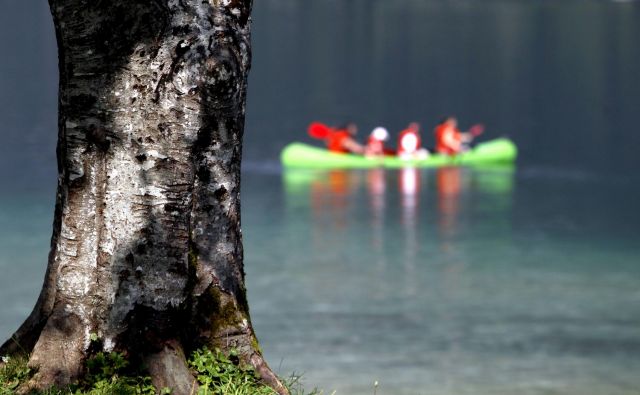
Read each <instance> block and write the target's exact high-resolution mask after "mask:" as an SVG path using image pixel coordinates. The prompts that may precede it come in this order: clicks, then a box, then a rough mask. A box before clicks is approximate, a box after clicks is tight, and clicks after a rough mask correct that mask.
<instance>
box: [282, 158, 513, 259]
mask: <svg viewBox="0 0 640 395" xmlns="http://www.w3.org/2000/svg"><path fill="white" fill-rule="evenodd" d="M513 176H514V170H513V168H511V167H504V166H502V167H491V168H489V167H487V168H482V167H480V168H461V167H445V168H440V169H435V170H425V169H416V168H404V169H399V170H385V169H381V168H378V169H370V170H327V171H321V170H313V171H311V170H299V169H290V170H286V169H285V171H284V173H283V182H284V191H285V198H286V199H285V202H286V206H287V210H288V211H289V212H293V211H295V212H296V214H295V216H296V217H298V218H299V217H300V215H305V210H306V211H307V213H306V214H308V215H309V217H310V219H311V223H310V227H311V230H312V233H313V235H314V236H313V238H314V240H318V241H319V243H320V244H319V245H322V242H320V241H321V240H324V241H325V242H327V240H329V239H335V238H337V240H335V242H336V243H337V244H341V242H342V241H340V237H344V236H345V235H346V234H348V233H356V234H358V235H359V236H358V238H359V239H360V240H362V239H363V238H366V240H363V241H365V244H363V245H362V248H370V249H372V251H374V252H375V255H376V257H378V258H379V259H378V260H377V262H378V264H381V265H383V264H385V261H384V259H383V258H386V254H385V236H391V239H393V240H395V244H397V245H396V246H395V247H397V248H398V249H399V250H400V252H401V253H400V255H397V256H394V257H393V260H394V261H398V262H402V263H403V264H405V265H406V266H405V267H406V270H407V272H410V271H412V270H414V267H415V264H416V262H417V261H418V260H424V258H423V256H429V255H432V254H434V253H436V252H435V251H425V250H424V249H425V245H423V244H424V243H421V237H423V236H422V235H437V239H438V243H439V251H440V252H448V251H451V249H452V248H454V247H455V243H456V242H457V241H458V240H459V239H460V237H461V235H462V234H463V233H465V232H467V231H468V228H469V227H495V226H496V225H498V224H500V223H502V224H504V225H506V223H505V222H506V221H508V218H509V211H510V209H511V200H512V193H513ZM363 194H366V199H365V198H364V196H363ZM363 202H367V205H366V206H364V205H363ZM479 216H482V220H481V221H476V219H477V217H479ZM363 219H364V220H363ZM362 220H363V221H362ZM362 222H364V223H365V224H366V225H367V226H365V227H364V229H362V228H359V227H360V225H361V224H362ZM390 232H400V233H398V234H393V235H390ZM400 234H401V236H400ZM430 242H431V240H430ZM419 254H421V255H419ZM419 256H420V259H418V257H419Z"/></svg>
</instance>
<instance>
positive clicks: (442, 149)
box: [435, 124, 462, 155]
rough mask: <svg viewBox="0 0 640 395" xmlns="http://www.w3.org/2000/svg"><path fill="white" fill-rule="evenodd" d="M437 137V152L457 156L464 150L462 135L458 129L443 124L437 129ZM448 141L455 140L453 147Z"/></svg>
mask: <svg viewBox="0 0 640 395" xmlns="http://www.w3.org/2000/svg"><path fill="white" fill-rule="evenodd" d="M435 135H436V151H437V152H438V153H440V154H445V155H455V154H458V153H460V151H461V150H462V133H460V131H459V130H458V129H456V128H454V127H451V126H448V125H446V124H441V125H438V126H437V127H436V130H435ZM447 139H449V140H453V142H454V143H453V145H451V142H447Z"/></svg>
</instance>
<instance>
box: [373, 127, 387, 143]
mask: <svg viewBox="0 0 640 395" xmlns="http://www.w3.org/2000/svg"><path fill="white" fill-rule="evenodd" d="M371 136H373V138H374V139H376V140H378V141H386V140H387V139H389V132H388V131H387V129H385V128H383V127H380V126H378V127H377V128H375V129H373V131H372V132H371Z"/></svg>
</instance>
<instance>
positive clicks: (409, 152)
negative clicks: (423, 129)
mask: <svg viewBox="0 0 640 395" xmlns="http://www.w3.org/2000/svg"><path fill="white" fill-rule="evenodd" d="M421 143H422V140H421V138H420V125H418V124H417V123H415V122H412V123H410V124H409V126H408V127H407V128H406V129H405V130H403V131H402V132H400V135H399V136H398V157H400V158H401V159H424V158H426V157H427V156H429V151H427V150H426V149H424V148H421V147H420V145H421Z"/></svg>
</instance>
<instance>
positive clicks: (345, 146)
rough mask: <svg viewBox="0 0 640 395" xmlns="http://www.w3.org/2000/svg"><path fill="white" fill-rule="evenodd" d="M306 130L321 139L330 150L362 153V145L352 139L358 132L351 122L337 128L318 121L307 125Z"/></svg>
mask: <svg viewBox="0 0 640 395" xmlns="http://www.w3.org/2000/svg"><path fill="white" fill-rule="evenodd" d="M308 132H309V136H311V137H313V138H315V139H319V140H323V141H324V142H325V144H326V145H327V149H328V150H329V151H331V152H338V153H343V154H346V153H354V154H363V153H364V147H363V146H362V145H361V144H359V143H358V142H357V141H356V140H355V139H354V137H355V135H356V134H357V133H358V127H357V126H356V124H355V123H353V122H349V123H348V124H346V125H344V126H342V127H337V128H333V127H330V126H327V125H325V124H323V123H320V122H313V123H312V124H311V125H309V129H308Z"/></svg>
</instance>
